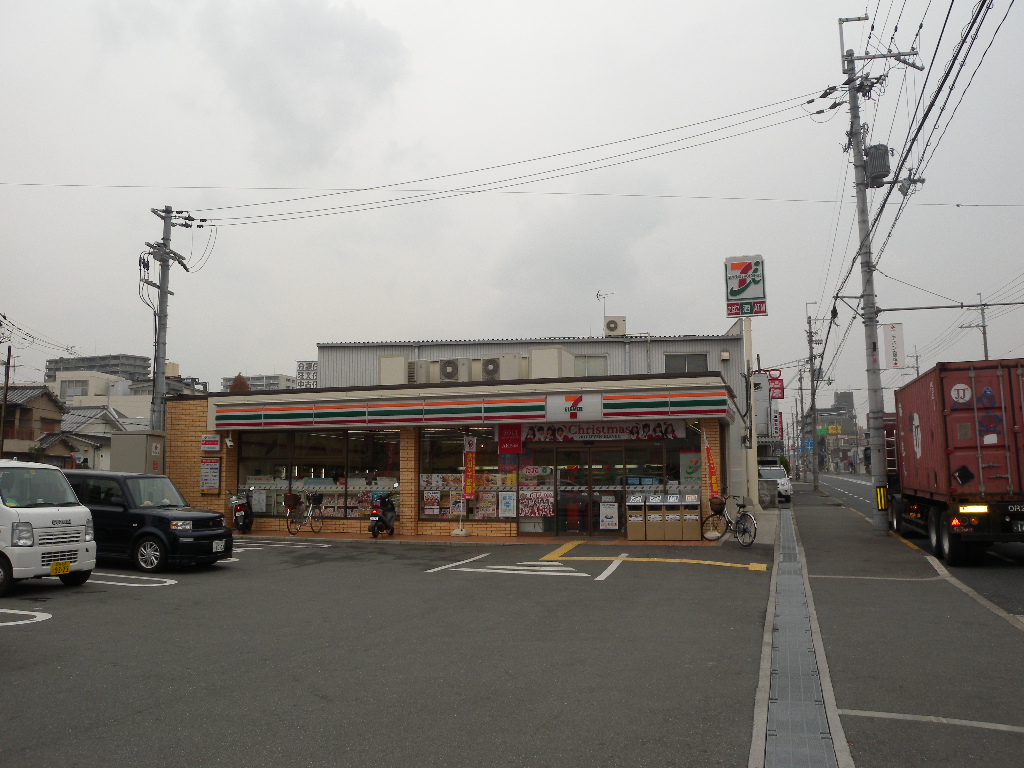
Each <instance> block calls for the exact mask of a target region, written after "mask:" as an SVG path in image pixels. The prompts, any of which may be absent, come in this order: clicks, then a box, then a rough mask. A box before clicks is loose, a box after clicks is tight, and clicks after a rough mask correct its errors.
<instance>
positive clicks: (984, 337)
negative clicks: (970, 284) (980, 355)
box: [960, 293, 988, 360]
mask: <svg viewBox="0 0 1024 768" xmlns="http://www.w3.org/2000/svg"><path fill="white" fill-rule="evenodd" d="M984 302H985V300H984V299H982V298H981V294H980V293H979V294H978V308H979V309H980V310H981V323H974V324H972V325H961V326H960V327H961V328H981V346H982V349H983V350H984V351H985V359H986V360H988V324H987V323H986V322H985V307H986V306H987V305H986V304H985V303H984Z"/></svg>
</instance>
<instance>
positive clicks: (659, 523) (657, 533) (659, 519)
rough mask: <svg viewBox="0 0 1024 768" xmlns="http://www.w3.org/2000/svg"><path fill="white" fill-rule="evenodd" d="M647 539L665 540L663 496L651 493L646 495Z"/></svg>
mask: <svg viewBox="0 0 1024 768" xmlns="http://www.w3.org/2000/svg"><path fill="white" fill-rule="evenodd" d="M647 540H648V541H664V540H665V496H664V494H661V493H652V494H650V495H649V496H648V497H647Z"/></svg>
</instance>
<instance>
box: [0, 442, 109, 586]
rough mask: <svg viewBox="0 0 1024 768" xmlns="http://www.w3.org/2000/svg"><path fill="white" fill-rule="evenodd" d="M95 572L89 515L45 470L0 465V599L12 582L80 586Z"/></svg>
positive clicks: (53, 472) (59, 475)
mask: <svg viewBox="0 0 1024 768" xmlns="http://www.w3.org/2000/svg"><path fill="white" fill-rule="evenodd" d="M95 566H96V542H95V541H94V536H93V527H92V515H91V514H90V512H89V510H88V509H87V508H86V507H83V506H82V505H81V504H80V503H79V502H78V497H77V496H75V492H74V491H73V490H71V484H70V483H68V480H67V478H66V477H64V473H63V472H61V471H60V470H59V469H57V468H56V467H53V466H50V465H49V464H34V463H30V462H27V461H8V460H0V597H3V596H4V595H7V594H9V593H10V591H11V589H12V587H13V586H14V582H16V581H19V580H21V579H40V578H42V577H43V576H59V577H60V580H61V581H63V582H64V583H65V584H67V585H69V586H79V585H81V584H85V582H86V581H88V580H89V576H90V575H91V574H92V569H93V568H94V567H95Z"/></svg>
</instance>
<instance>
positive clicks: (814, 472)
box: [801, 301, 818, 490]
mask: <svg viewBox="0 0 1024 768" xmlns="http://www.w3.org/2000/svg"><path fill="white" fill-rule="evenodd" d="M809 303H810V304H817V303H818V302H816V301H812V302H809ZM805 309H806V307H805ZM807 364H808V365H809V366H810V367H811V479H812V482H813V484H814V485H813V488H814V490H818V404H817V399H816V395H817V390H818V387H817V384H816V382H817V381H818V371H817V368H816V366H815V365H814V329H813V328H812V327H811V316H810V314H808V315H807ZM801 394H802V393H801Z"/></svg>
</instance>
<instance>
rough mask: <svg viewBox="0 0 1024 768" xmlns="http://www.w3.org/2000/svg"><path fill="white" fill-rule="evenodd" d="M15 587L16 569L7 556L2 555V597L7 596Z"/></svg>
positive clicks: (0, 583) (0, 587)
mask: <svg viewBox="0 0 1024 768" xmlns="http://www.w3.org/2000/svg"><path fill="white" fill-rule="evenodd" d="M12 589H14V570H13V569H12V568H11V564H10V563H9V562H7V558H6V557H4V556H3V555H0V597H7V595H9V594H11V590H12Z"/></svg>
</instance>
